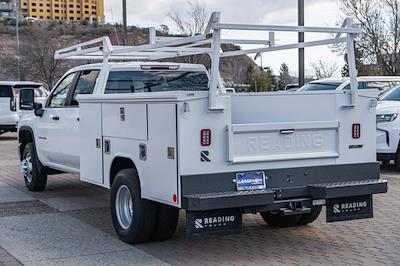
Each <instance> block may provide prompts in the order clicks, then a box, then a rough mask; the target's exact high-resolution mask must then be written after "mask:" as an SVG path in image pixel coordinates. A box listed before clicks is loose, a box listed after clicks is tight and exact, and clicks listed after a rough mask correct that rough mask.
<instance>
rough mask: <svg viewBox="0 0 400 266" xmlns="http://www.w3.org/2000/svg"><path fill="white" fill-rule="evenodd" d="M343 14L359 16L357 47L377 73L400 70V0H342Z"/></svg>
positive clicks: (395, 72)
mask: <svg viewBox="0 0 400 266" xmlns="http://www.w3.org/2000/svg"><path fill="white" fill-rule="evenodd" d="M340 3H341V9H342V10H343V12H344V14H345V15H347V16H351V17H353V18H355V19H356V22H357V23H359V24H360V25H361V29H362V34H360V35H359V37H358V40H357V49H360V50H361V51H362V53H363V56H364V58H363V61H365V63H366V64H376V66H377V70H378V71H377V72H378V73H376V74H383V75H398V74H400V54H399V53H400V35H399V33H400V0H340Z"/></svg>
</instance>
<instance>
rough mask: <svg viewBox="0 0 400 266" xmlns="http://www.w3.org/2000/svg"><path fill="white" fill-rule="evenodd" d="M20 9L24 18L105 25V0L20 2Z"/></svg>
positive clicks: (39, 0) (36, 0)
mask: <svg viewBox="0 0 400 266" xmlns="http://www.w3.org/2000/svg"><path fill="white" fill-rule="evenodd" d="M0 1H2V0H0ZM20 8H21V16H22V17H24V18H33V19H38V20H63V21H83V20H87V21H90V22H99V23H104V0H20Z"/></svg>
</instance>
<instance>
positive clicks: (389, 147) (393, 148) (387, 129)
mask: <svg viewBox="0 0 400 266" xmlns="http://www.w3.org/2000/svg"><path fill="white" fill-rule="evenodd" d="M376 113H377V115H376V131H377V134H376V142H377V159H378V161H382V162H383V163H384V164H389V163H390V161H392V160H394V163H395V166H396V168H397V169H398V170H400V148H399V147H400V146H399V143H400V118H398V116H399V114H400V86H397V87H395V88H393V89H391V90H390V91H388V92H387V93H385V94H384V95H383V96H381V98H380V99H379V101H378V106H377V110H376Z"/></svg>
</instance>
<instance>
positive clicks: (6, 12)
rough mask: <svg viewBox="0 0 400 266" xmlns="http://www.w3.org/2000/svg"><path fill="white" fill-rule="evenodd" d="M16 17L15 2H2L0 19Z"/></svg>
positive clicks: (4, 0)
mask: <svg viewBox="0 0 400 266" xmlns="http://www.w3.org/2000/svg"><path fill="white" fill-rule="evenodd" d="M11 17H15V15H14V1H13V0H0V19H6V18H11Z"/></svg>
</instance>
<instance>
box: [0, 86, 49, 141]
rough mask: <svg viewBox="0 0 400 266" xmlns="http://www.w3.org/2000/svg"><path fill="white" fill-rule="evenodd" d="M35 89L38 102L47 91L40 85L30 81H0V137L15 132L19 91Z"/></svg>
mask: <svg viewBox="0 0 400 266" xmlns="http://www.w3.org/2000/svg"><path fill="white" fill-rule="evenodd" d="M24 88H33V89H35V96H37V97H39V101H41V100H43V99H45V98H46V97H47V95H48V93H47V91H46V90H45V89H44V88H43V85H42V84H40V83H35V82H31V81H0V135H1V134H3V133H6V132H16V131H17V124H18V120H19V116H18V110H17V106H18V104H17V102H18V94H19V91H20V90H21V89H24Z"/></svg>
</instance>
